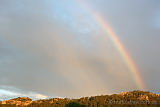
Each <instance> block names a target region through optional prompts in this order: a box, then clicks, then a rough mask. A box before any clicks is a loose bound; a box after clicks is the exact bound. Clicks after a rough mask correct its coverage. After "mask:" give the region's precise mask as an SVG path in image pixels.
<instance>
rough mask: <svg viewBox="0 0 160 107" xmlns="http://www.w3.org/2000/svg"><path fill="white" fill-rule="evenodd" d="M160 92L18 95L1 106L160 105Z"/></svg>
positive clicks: (112, 106)
mask: <svg viewBox="0 0 160 107" xmlns="http://www.w3.org/2000/svg"><path fill="white" fill-rule="evenodd" d="M159 104H160V94H153V93H151V92H147V91H138V90H136V91H131V92H122V93H120V94H113V95H101V96H92V97H83V98H80V99H69V98H52V99H45V100H37V101H32V99H30V98H27V97H18V98H15V99H11V100H6V101H2V102H0V107H16V106H18V107H24V106H25V107H160V105H159Z"/></svg>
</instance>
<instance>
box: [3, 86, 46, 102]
mask: <svg viewBox="0 0 160 107" xmlns="http://www.w3.org/2000/svg"><path fill="white" fill-rule="evenodd" d="M17 97H29V98H32V99H33V100H38V99H46V98H48V96H45V95H42V94H39V93H36V92H32V91H27V90H23V89H18V88H15V87H11V86H0V98H1V99H0V100H9V99H12V98H17Z"/></svg>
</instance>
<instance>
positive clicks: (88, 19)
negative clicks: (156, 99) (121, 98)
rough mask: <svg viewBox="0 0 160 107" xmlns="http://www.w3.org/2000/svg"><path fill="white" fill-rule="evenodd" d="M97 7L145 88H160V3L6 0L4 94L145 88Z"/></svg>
mask: <svg viewBox="0 0 160 107" xmlns="http://www.w3.org/2000/svg"><path fill="white" fill-rule="evenodd" d="M95 12H97V13H98V14H100V15H101V16H102V17H103V19H104V20H105V21H106V22H109V24H110V26H112V28H113V30H114V31H115V32H116V34H117V35H118V38H119V39H120V40H121V42H122V43H123V44H124V46H125V48H126V49H127V50H128V52H129V53H130V56H131V57H132V59H133V60H134V63H136V65H137V67H138V69H139V72H140V73H141V75H142V76H141V79H142V80H143V81H144V83H145V85H146V89H145V90H149V91H151V92H154V93H158V91H159V89H160V85H159V83H158V81H160V78H159V75H160V72H159V70H160V66H159V64H160V57H159V55H160V48H159V46H160V42H159V41H160V1H159V0H32V1H31V0H30V1H29V0H14V1H13V0H0V96H1V97H4V96H7V97H5V98H6V99H7V98H11V97H16V96H29V97H32V98H35V99H36V98H47V96H53V97H55V96H58V97H71V98H77V97H82V96H91V95H101V94H113V93H119V92H122V91H131V90H137V89H139V88H138V87H137V86H136V84H135V80H133V78H132V77H133V76H132V75H131V73H130V72H129V69H128V68H127V66H126V64H125V63H124V61H123V58H122V56H121V55H120V53H119V52H118V51H117V49H116V48H115V46H114V44H113V43H112V41H111V40H110V39H108V36H107V34H106V33H105V32H104V31H103V30H102V28H101V26H100V25H99V23H98V22H97V21H96V19H95V16H94V13H95ZM1 99H2V98H1ZM2 100H3V99H2Z"/></svg>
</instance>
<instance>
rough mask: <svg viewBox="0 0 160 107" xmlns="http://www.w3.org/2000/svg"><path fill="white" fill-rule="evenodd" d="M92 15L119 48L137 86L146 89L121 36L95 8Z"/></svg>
mask: <svg viewBox="0 0 160 107" xmlns="http://www.w3.org/2000/svg"><path fill="white" fill-rule="evenodd" d="M77 1H78V2H79V3H80V4H82V0H77ZM82 5H83V6H82V7H83V8H85V9H89V8H88V7H86V5H84V3H83V4H82ZM91 15H92V16H93V17H94V19H95V20H96V21H97V22H98V23H99V25H100V27H101V28H102V30H103V31H104V32H105V34H106V36H109V38H110V39H111V41H112V42H113V44H114V46H115V48H116V49H117V50H118V52H119V54H120V55H121V56H122V58H123V60H124V62H125V64H126V65H127V67H128V69H129V72H130V73H131V75H132V77H133V80H134V81H135V84H136V86H137V88H138V89H141V90H145V89H146V86H145V83H144V81H143V78H142V76H141V73H140V72H139V70H138V67H137V66H136V64H135V63H134V60H133V59H132V57H131V56H130V54H129V52H128V51H127V49H126V48H125V46H124V45H123V43H122V42H121V40H120V39H119V36H118V35H117V34H116V33H115V32H114V30H113V28H112V27H111V26H110V25H109V24H108V23H107V21H106V20H105V19H104V18H103V17H102V15H100V14H98V12H96V11H93V10H92V13H91Z"/></svg>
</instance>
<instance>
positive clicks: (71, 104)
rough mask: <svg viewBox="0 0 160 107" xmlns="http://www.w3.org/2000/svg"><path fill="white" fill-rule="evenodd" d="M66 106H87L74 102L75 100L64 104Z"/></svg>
mask: <svg viewBox="0 0 160 107" xmlns="http://www.w3.org/2000/svg"><path fill="white" fill-rule="evenodd" d="M66 107H87V106H86V105H83V104H79V103H76V102H70V103H68V104H66Z"/></svg>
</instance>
